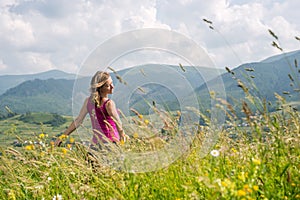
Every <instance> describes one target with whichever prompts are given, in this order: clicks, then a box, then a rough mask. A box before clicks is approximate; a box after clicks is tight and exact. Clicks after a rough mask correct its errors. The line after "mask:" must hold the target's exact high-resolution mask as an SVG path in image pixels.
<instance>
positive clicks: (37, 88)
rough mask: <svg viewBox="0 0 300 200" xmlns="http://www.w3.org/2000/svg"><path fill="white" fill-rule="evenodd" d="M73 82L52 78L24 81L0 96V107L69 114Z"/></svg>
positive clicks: (13, 109)
mask: <svg viewBox="0 0 300 200" xmlns="http://www.w3.org/2000/svg"><path fill="white" fill-rule="evenodd" d="M73 83H74V80H66V79H53V78H51V79H47V80H41V79H34V80H29V81H25V82H23V83H21V84H20V85H18V86H16V87H14V88H11V89H8V90H7V91H6V92H5V93H4V94H2V95H1V96H0V108H1V110H2V109H3V108H4V107H5V106H8V107H9V108H10V110H12V111H13V112H16V113H26V112H48V113H57V114H70V113H71V105H72V99H71V97H72V87H73Z"/></svg>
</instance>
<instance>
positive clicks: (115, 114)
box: [106, 100, 128, 141]
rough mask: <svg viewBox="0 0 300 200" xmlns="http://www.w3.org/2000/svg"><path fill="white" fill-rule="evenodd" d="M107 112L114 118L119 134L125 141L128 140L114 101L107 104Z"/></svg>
mask: <svg viewBox="0 0 300 200" xmlns="http://www.w3.org/2000/svg"><path fill="white" fill-rule="evenodd" d="M106 110H107V112H108V114H109V115H110V116H112V118H113V119H114V120H115V122H116V125H117V129H118V132H119V134H120V136H121V139H123V140H124V141H125V139H126V138H128V136H127V135H126V134H125V133H124V130H123V128H122V122H121V120H120V117H119V114H118V112H117V109H116V105H115V103H114V101H113V100H110V101H108V102H107V104H106Z"/></svg>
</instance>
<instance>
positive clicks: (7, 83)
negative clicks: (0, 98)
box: [0, 70, 76, 95]
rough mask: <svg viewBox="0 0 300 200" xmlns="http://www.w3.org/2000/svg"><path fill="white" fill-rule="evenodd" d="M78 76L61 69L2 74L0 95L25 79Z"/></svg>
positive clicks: (71, 77)
mask: <svg viewBox="0 0 300 200" xmlns="http://www.w3.org/2000/svg"><path fill="white" fill-rule="evenodd" d="M75 77H76V75H75V74H70V73H66V72H63V71H60V70H50V71H47V72H42V73H37V74H24V75H2V76H0V95H1V94H3V93H4V92H5V91H6V90H8V89H9V88H13V87H15V86H17V85H19V84H21V83H23V82H24V81H28V80H34V79H41V80H46V79H49V78H54V79H67V80H71V79H74V78H75Z"/></svg>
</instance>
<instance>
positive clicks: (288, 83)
mask: <svg viewBox="0 0 300 200" xmlns="http://www.w3.org/2000/svg"><path fill="white" fill-rule="evenodd" d="M299 60H300V51H295V52H290V53H285V54H281V55H277V56H273V57H270V58H267V59H265V60H263V61H261V62H252V63H245V64H242V65H240V66H238V67H236V68H234V69H232V70H229V69H227V70H228V72H226V71H225V70H217V69H214V68H204V67H192V66H173V65H159V64H148V65H141V66H136V67H132V68H129V69H124V70H120V71H117V72H111V75H112V79H113V80H114V84H115V92H114V94H113V95H112V97H111V98H113V99H114V100H116V102H117V105H118V107H119V108H120V109H121V110H122V111H123V112H124V111H125V112H126V111H127V112H129V110H130V108H134V109H136V110H138V111H139V112H141V113H143V114H147V113H149V108H150V105H157V106H161V107H164V108H165V109H168V110H176V109H178V108H179V106H182V104H184V105H186V106H190V105H194V104H196V103H197V102H198V103H200V107H201V109H204V110H206V109H207V108H210V104H211V97H210V94H211V92H212V91H209V90H208V88H218V87H223V86H224V90H225V93H226V100H227V101H228V102H230V103H232V104H234V106H239V105H240V103H241V102H242V100H244V99H245V98H244V97H245V92H244V91H243V88H244V90H245V91H247V92H249V93H250V94H252V95H253V96H254V97H255V98H256V97H257V98H256V100H257V101H261V100H264V99H265V100H266V102H269V105H270V106H269V109H270V111H273V110H275V109H276V98H275V95H274V93H278V94H280V95H282V96H284V97H285V98H286V99H287V101H288V102H293V105H294V104H298V105H299V99H300V95H299V88H300V83H299V82H300V67H299V66H298V62H297V61H299ZM51 73H53V72H51ZM51 73H50V72H46V73H45V74H46V75H47V76H48V77H49V76H50V75H49V74H51ZM40 75H41V74H39V75H32V76H31V77H30V78H31V80H27V81H24V82H22V83H20V84H19V85H17V86H15V87H10V88H9V89H7V90H6V92H4V93H3V94H2V95H0V114H1V112H2V113H3V111H4V108H5V106H8V107H9V108H10V109H11V110H12V111H13V112H17V113H20V114H22V113H26V112H50V113H57V114H65V115H72V114H76V113H78V112H79V110H80V108H81V105H82V102H83V101H84V99H85V97H86V96H87V95H89V84H90V79H91V77H80V78H78V79H76V80H75V79H74V75H70V74H69V75H70V76H67V77H64V78H63V79H58V78H56V79H55V78H53V76H54V75H53V74H52V75H51V78H50V79H47V76H45V77H43V78H44V79H43V78H39V79H34V78H33V77H39V76H40ZM62 75H66V74H62ZM24 76H25V77H26V76H28V75H24ZM55 76H57V75H55ZM3 77H5V76H1V77H0V80H1V78H2V80H4V79H3ZM21 77H22V76H16V77H14V76H6V77H5V78H7V80H6V82H10V83H12V82H13V81H14V79H15V78H18V80H20V79H21ZM72 77H73V79H72ZM27 78H28V77H27ZM67 78H68V79H67ZM220 79H221V80H222V82H223V83H222V84H220V82H219V81H217V80H220ZM1 87H2V85H1ZM6 87H8V85H7V86H6ZM216 95H217V97H218V94H216ZM195 97H196V98H195ZM72 106H73V107H72ZM239 110H241V109H239ZM4 112H5V111H4ZM125 114H130V113H125Z"/></svg>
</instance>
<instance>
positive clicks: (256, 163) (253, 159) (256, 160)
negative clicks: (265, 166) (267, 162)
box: [252, 158, 261, 165]
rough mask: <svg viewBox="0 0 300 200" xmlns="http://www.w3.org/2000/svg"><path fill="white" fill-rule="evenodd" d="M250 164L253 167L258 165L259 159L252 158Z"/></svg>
mask: <svg viewBox="0 0 300 200" xmlns="http://www.w3.org/2000/svg"><path fill="white" fill-rule="evenodd" d="M252 162H253V164H255V165H260V164H261V161H260V160H259V159H255V158H252Z"/></svg>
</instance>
